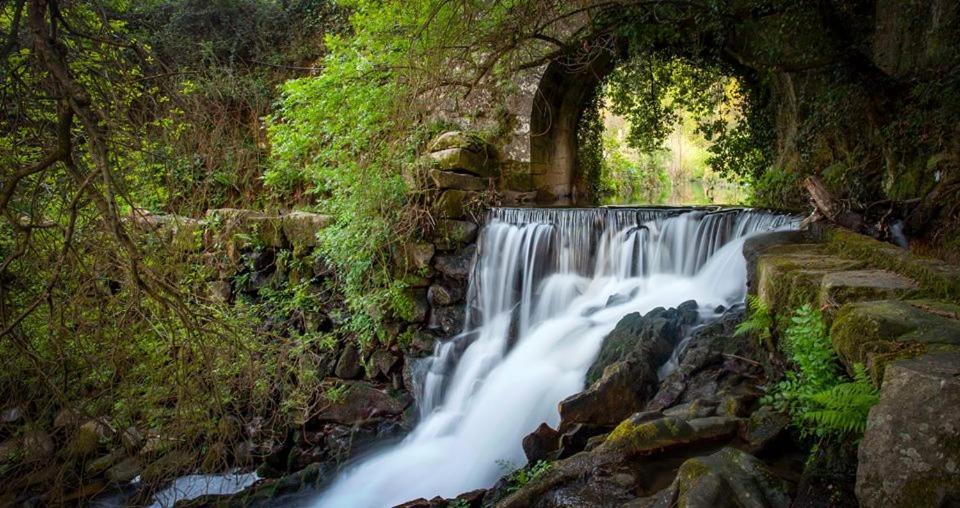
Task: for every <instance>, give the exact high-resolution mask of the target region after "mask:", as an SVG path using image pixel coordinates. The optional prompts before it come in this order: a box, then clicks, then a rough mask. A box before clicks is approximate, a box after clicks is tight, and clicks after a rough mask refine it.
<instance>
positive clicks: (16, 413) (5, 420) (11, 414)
mask: <svg viewBox="0 0 960 508" xmlns="http://www.w3.org/2000/svg"><path fill="white" fill-rule="evenodd" d="M21 420H23V408H21V407H20V406H10V407H7V408H4V410H3V411H0V423H2V424H6V425H9V424H13V423H18V422H20V421H21Z"/></svg>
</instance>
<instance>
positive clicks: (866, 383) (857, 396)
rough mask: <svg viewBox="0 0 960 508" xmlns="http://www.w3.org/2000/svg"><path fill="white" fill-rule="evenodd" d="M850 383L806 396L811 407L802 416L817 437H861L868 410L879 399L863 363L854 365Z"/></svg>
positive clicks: (878, 394)
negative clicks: (815, 432) (813, 429)
mask: <svg viewBox="0 0 960 508" xmlns="http://www.w3.org/2000/svg"><path fill="white" fill-rule="evenodd" d="M854 371H855V374H854V380H853V381H850V382H847V383H841V384H838V385H835V386H833V387H831V388H828V389H826V390H823V391H820V392H818V393H815V394H813V395H811V396H810V402H811V403H812V405H813V406H814V408H811V409H810V410H808V411H807V412H806V413H804V414H803V417H804V419H806V420H808V421H810V422H811V423H813V424H814V425H815V426H816V429H817V434H819V435H824V434H836V435H841V436H842V435H862V434H863V431H864V430H865V429H866V425H867V414H868V413H869V412H870V408H871V407H873V406H874V404H876V403H877V402H878V401H879V400H880V393H879V391H878V390H877V389H876V388H875V387H874V386H873V383H871V382H870V379H869V376H867V373H866V368H865V367H864V366H863V364H856V365H855V366H854Z"/></svg>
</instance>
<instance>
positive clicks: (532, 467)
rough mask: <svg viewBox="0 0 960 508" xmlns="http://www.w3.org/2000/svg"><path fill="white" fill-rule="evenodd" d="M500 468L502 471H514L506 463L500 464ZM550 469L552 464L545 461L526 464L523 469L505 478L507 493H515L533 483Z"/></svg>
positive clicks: (516, 470)
mask: <svg viewBox="0 0 960 508" xmlns="http://www.w3.org/2000/svg"><path fill="white" fill-rule="evenodd" d="M500 466H501V467H502V468H504V469H514V467H513V466H511V465H510V464H509V463H507V462H503V463H500ZM552 469H553V464H551V463H549V462H547V461H545V460H538V461H537V462H535V463H533V464H528V465H527V466H525V467H521V468H519V469H515V470H514V471H513V472H512V473H510V475H509V476H508V477H507V485H508V486H507V490H508V491H509V492H516V491H518V490H520V489H522V488H523V487H525V486H526V485H527V484H528V483H530V482H532V481H535V480H537V479H538V478H541V477H542V476H543V475H545V474H547V473H549V472H550V470H552Z"/></svg>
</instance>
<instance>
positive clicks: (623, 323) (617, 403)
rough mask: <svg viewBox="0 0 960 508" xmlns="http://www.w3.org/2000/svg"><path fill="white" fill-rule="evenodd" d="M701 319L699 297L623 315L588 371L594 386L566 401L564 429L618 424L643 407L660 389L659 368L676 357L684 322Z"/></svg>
mask: <svg viewBox="0 0 960 508" xmlns="http://www.w3.org/2000/svg"><path fill="white" fill-rule="evenodd" d="M696 319H697V312H696V303H695V302H687V303H684V304H683V305H681V306H680V308H678V309H669V310H666V309H662V308H658V309H654V310H652V311H650V312H648V313H647V315H645V316H642V317H641V316H640V314H639V313H633V314H628V315H627V316H625V317H624V318H623V319H621V320H620V322H619V323H617V326H616V327H615V328H614V330H613V331H612V332H610V334H609V335H608V336H607V338H606V339H605V340H604V343H603V345H602V346H601V349H600V354H599V355H598V356H597V359H596V360H595V361H594V363H593V365H592V366H591V367H590V370H589V371H588V372H587V382H589V383H592V384H591V385H590V387H589V388H588V389H587V390H585V391H583V392H580V393H578V394H576V395H572V396H570V397H568V398H567V399H565V400H563V401H562V402H560V419H561V424H560V430H561V432H563V431H565V430H566V429H567V428H568V427H569V426H570V425H573V424H576V423H584V424H590V425H608V426H613V425H616V424H617V423H619V422H620V421H621V420H623V419H624V418H626V417H627V416H629V415H630V414H631V413H635V412H637V411H640V410H641V409H643V407H644V405H645V404H646V403H647V401H649V400H650V398H651V397H653V396H654V394H656V393H657V387H658V385H659V377H658V375H657V368H658V367H659V366H660V365H661V364H663V363H664V362H665V361H666V360H667V359H668V358H669V357H670V354H671V353H672V352H673V349H674V347H675V346H676V344H677V342H678V341H679V340H680V338H681V335H682V330H683V328H684V326H686V325H689V324H692V323H693V322H695V321H696ZM600 369H602V375H600V377H599V379H596V376H597V375H598V371H599V370H600Z"/></svg>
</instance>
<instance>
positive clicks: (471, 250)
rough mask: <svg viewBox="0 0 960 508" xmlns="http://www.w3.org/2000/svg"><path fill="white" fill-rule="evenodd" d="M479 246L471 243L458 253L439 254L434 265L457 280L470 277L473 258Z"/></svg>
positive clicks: (439, 270)
mask: <svg viewBox="0 0 960 508" xmlns="http://www.w3.org/2000/svg"><path fill="white" fill-rule="evenodd" d="M476 253H477V246H476V245H475V244H474V245H469V246H467V247H465V248H463V249H461V250H460V251H459V252H457V253H456V254H449V255H445V256H437V257H436V258H435V259H434V263H433V266H434V267H435V268H436V269H437V271H438V272H440V273H441V274H443V275H445V276H447V277H449V278H451V279H456V280H467V279H469V278H470V269H471V268H472V267H473V258H474V257H475V256H476Z"/></svg>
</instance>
